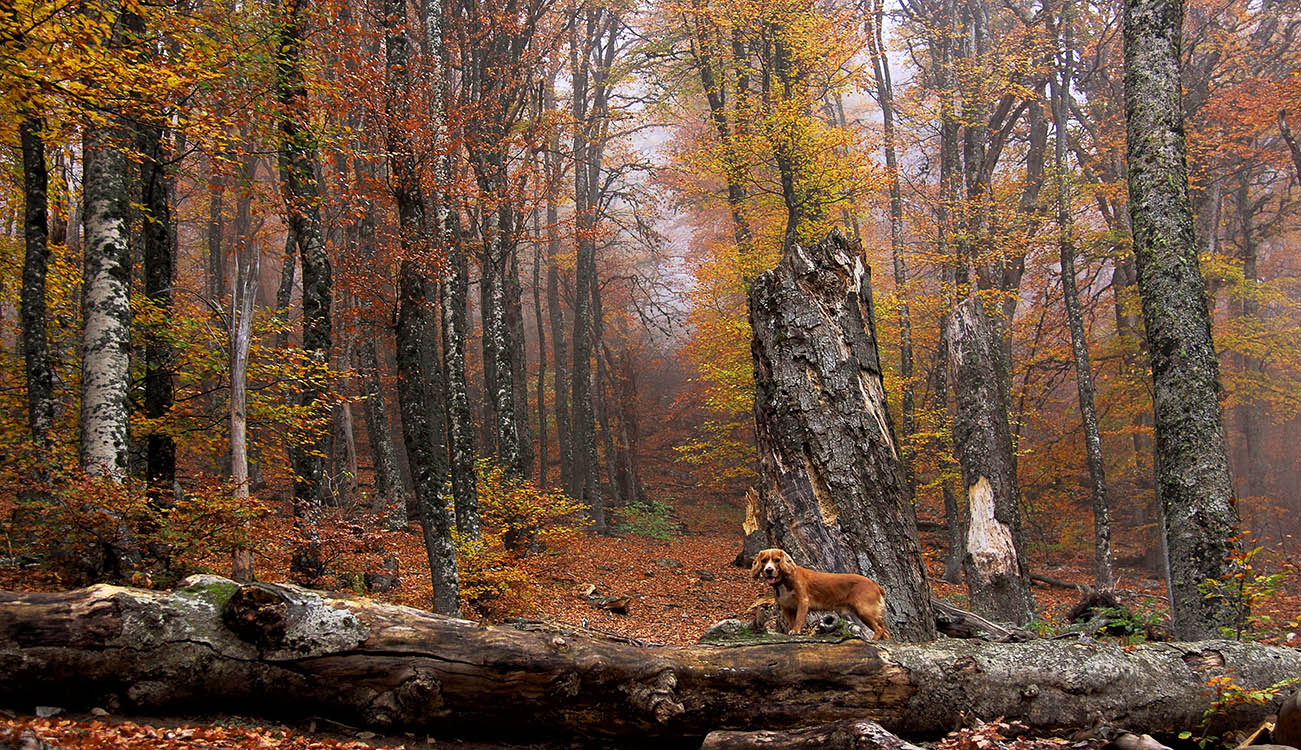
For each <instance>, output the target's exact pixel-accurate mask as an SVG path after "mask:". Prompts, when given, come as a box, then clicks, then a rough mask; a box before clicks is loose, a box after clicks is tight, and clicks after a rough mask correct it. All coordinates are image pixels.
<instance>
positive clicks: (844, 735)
mask: <svg viewBox="0 0 1301 750" xmlns="http://www.w3.org/2000/svg"><path fill="white" fill-rule="evenodd" d="M805 748H807V749H808V750H921V748H919V747H918V746H917V745H914V744H912V743H909V742H904V741H903V740H901V739H899V738H898V737H896V736H894V735H893V734H890V733H889V732H887V731H886V729H885V727H882V726H881V725H880V724H877V723H876V722H875V721H866V720H863V719H844V720H842V721H836V722H832V723H830V724H821V725H819V726H815V727H808V728H807V729H796V730H792V731H785V732H781V731H772V730H766V731H761V732H729V731H719V732H710V733H709V734H708V735H706V736H705V741H704V742H702V743H701V744H700V750H804V749H805Z"/></svg>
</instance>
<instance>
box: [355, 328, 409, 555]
mask: <svg viewBox="0 0 1301 750" xmlns="http://www.w3.org/2000/svg"><path fill="white" fill-rule="evenodd" d="M357 368H358V369H359V370H361V377H362V387H363V388H365V389H366V400H365V403H364V404H363V408H362V411H363V412H364V413H365V415H366V434H367V436H368V437H369V438H370V450H371V454H372V455H373V457H374V461H375V498H374V500H373V501H372V503H371V511H372V512H373V513H376V514H378V515H380V516H381V517H383V518H384V525H385V526H386V527H387V528H388V529H390V530H392V531H397V530H400V529H404V528H406V525H407V513H406V508H407V497H406V496H407V492H406V485H405V484H404V483H403V481H402V473H401V472H400V471H399V470H398V462H397V452H396V451H395V450H394V447H393V430H392V428H391V427H390V426H389V418H388V402H387V399H385V398H384V387H383V383H382V381H381V380H380V374H381V370H380V367H379V352H378V351H377V349H376V346H375V341H374V339H373V338H367V339H365V340H363V341H362V342H361V343H360V344H359V345H358V348H357Z"/></svg>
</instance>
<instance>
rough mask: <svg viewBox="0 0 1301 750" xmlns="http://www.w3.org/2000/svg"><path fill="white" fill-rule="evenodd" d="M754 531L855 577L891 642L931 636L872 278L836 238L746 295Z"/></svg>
mask: <svg viewBox="0 0 1301 750" xmlns="http://www.w3.org/2000/svg"><path fill="white" fill-rule="evenodd" d="M749 301H750V325H751V328H752V330H753V338H752V339H751V350H752V352H753V354H754V377H755V406H754V414H755V432H756V442H757V443H758V449H759V474H760V485H759V486H760V492H759V494H760V502H759V516H760V523H761V525H762V526H763V527H764V528H765V530H766V533H767V536H768V540H769V542H770V543H771V544H772V545H773V546H776V547H782V548H784V549H785V550H786V551H787V552H789V553H790V554H791V556H792V557H794V558H795V560H796V562H797V563H799V564H801V565H810V566H811V567H815V568H819V569H822V570H828V571H837V572H849V573H861V574H863V575H867V576H870V577H872V578H874V579H876V580H877V581H878V582H879V583H880V584H881V585H882V586H884V587H885V589H886V590H887V591H889V592H890V595H889V596H888V597H886V605H887V611H886V620H887V621H888V623H889V627H890V630H891V632H893V633H894V634H895V635H896V636H897V637H901V638H904V639H909V640H930V639H932V638H934V637H935V629H934V618H933V617H932V615H931V610H930V600H929V597H928V595H927V585H926V575H925V572H924V569H923V567H922V561H921V552H920V548H919V546H918V542H917V530H916V519H915V518H914V516H913V510H912V505H911V503H910V502H909V497H908V486H907V481H906V479H905V478H904V475H903V470H902V467H901V465H900V461H899V453H898V449H897V443H896V440H895V436H894V429H893V427H892V425H891V423H890V416H889V414H888V412H887V405H886V399H885V389H884V386H883V384H882V381H881V365H880V361H879V359H878V355H877V339H876V326H875V322H874V320H873V317H872V316H873V311H872V289H871V283H870V273H869V270H868V268H867V266H865V265H864V264H863V260H862V257H861V252H860V248H859V247H858V246H857V245H856V244H854V243H852V242H851V241H849V240H847V239H845V237H844V236H843V235H841V234H840V233H839V231H833V232H832V233H831V234H830V235H828V236H827V238H826V239H824V240H823V241H822V242H820V243H818V244H817V245H816V246H814V247H812V248H809V249H807V250H806V249H804V248H802V247H800V246H799V245H798V244H795V245H792V246H791V247H790V248H789V249H788V250H787V252H786V256H785V257H784V258H783V259H782V260H781V262H780V263H778V264H777V267H776V268H774V269H772V270H770V271H767V272H765V273H763V274H762V275H760V276H759V278H758V279H757V280H755V282H754V284H753V285H752V286H751V287H750V300H749Z"/></svg>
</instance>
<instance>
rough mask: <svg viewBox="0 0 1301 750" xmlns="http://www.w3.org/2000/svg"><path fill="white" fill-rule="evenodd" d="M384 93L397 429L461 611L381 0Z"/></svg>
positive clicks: (434, 568) (404, 153) (440, 583)
mask: <svg viewBox="0 0 1301 750" xmlns="http://www.w3.org/2000/svg"><path fill="white" fill-rule="evenodd" d="M384 31H385V46H386V58H387V59H386V62H387V65H386V68H385V72H386V78H385V81H386V86H385V88H386V95H387V110H388V115H389V117H390V121H391V124H390V126H389V128H388V133H387V137H388V144H387V145H388V160H389V172H390V174H391V175H392V177H391V184H392V190H393V197H394V199H395V200H396V201H397V207H398V230H399V231H398V234H399V237H400V242H401V247H402V262H401V265H400V267H399V271H398V321H397V366H398V404H399V407H398V408H399V410H400V411H401V413H402V435H403V438H404V442H405V443H406V448H407V459H408V462H409V464H410V466H411V475H412V478H413V480H414V481H415V489H416V496H417V499H418V501H419V503H420V522H421V524H420V525H421V528H422V530H423V532H424V542H425V554H426V557H427V558H428V560H429V570H430V578H431V584H432V586H433V598H434V611H435V612H439V613H441V614H448V615H459V614H460V611H461V598H460V583H459V580H458V573H457V560H456V549H455V547H454V545H453V543H452V525H453V523H454V518H453V516H452V513H451V512H450V509H448V508H447V507H446V505H445V504H444V502H443V494H442V491H443V484H442V480H441V478H440V477H439V476H438V472H437V458H436V456H435V455H434V441H433V428H432V426H431V425H430V412H431V411H432V409H431V405H430V404H429V403H428V400H427V398H426V396H427V393H426V391H425V373H424V369H425V366H426V362H425V358H424V353H423V351H422V343H423V342H424V340H425V339H426V337H427V336H428V332H429V331H431V330H432V329H433V325H432V323H433V321H431V320H430V315H429V313H430V306H429V302H428V300H427V299H426V296H425V290H426V287H427V284H426V280H425V278H424V276H423V275H422V273H421V270H420V268H421V266H422V265H423V263H422V262H421V261H422V258H420V257H419V253H420V249H421V244H420V239H421V233H422V231H423V230H424V227H425V206H424V200H423V198H422V197H421V194H420V179H419V176H418V175H417V173H416V168H415V155H414V153H413V150H412V145H411V140H410V136H409V134H408V133H407V132H406V131H405V130H404V129H403V128H402V127H401V126H400V125H397V124H396V123H398V122H400V120H399V107H400V106H401V102H403V101H404V100H405V99H406V97H407V96H408V88H409V87H408V78H407V65H408V63H409V60H410V57H409V52H408V45H407V32H406V3H405V2H404V0H385V4H384Z"/></svg>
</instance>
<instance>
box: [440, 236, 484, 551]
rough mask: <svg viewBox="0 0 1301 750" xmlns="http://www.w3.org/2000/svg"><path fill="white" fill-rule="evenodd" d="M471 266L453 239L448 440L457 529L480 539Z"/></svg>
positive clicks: (446, 343)
mask: <svg viewBox="0 0 1301 750" xmlns="http://www.w3.org/2000/svg"><path fill="white" fill-rule="evenodd" d="M468 277H469V269H468V267H467V262H466V257H465V251H464V250H463V249H462V248H461V242H460V239H459V238H456V239H454V240H453V242H452V258H451V270H450V271H449V272H448V274H447V278H446V279H445V281H444V282H443V298H442V303H443V310H442V313H443V314H442V324H443V352H444V356H445V357H446V362H447V402H448V416H447V424H448V431H449V433H450V434H449V435H448V442H449V443H450V444H451V454H450V459H451V460H450V470H451V474H452V497H453V499H454V502H455V505H456V530H457V531H459V532H460V533H461V534H463V535H465V536H466V537H467V538H469V539H478V538H479V496H478V485H477V483H476V479H475V469H474V456H475V454H474V419H473V417H472V415H471V414H470V392H469V387H468V386H467V383H466V379H465V328H466V324H465V295H466V287H467V286H468Z"/></svg>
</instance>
